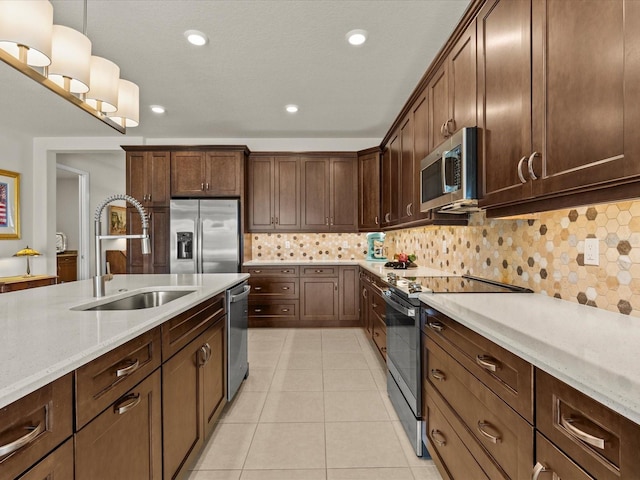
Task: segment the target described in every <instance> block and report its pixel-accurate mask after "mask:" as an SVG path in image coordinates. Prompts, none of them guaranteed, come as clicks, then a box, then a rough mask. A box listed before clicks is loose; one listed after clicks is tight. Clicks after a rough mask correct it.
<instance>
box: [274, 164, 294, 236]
mask: <svg viewBox="0 0 640 480" xmlns="http://www.w3.org/2000/svg"><path fill="white" fill-rule="evenodd" d="M274 173H275V180H274V185H275V189H274V192H273V195H274V199H273V205H274V207H275V210H274V216H275V218H274V223H275V229H276V230H296V229H299V228H300V163H299V162H298V157H275V159H274Z"/></svg>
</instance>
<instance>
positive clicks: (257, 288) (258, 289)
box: [253, 287, 262, 292]
mask: <svg viewBox="0 0 640 480" xmlns="http://www.w3.org/2000/svg"><path fill="white" fill-rule="evenodd" d="M253 289H254V290H255V291H256V292H259V291H260V290H262V287H253Z"/></svg>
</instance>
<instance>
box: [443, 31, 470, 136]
mask: <svg viewBox="0 0 640 480" xmlns="http://www.w3.org/2000/svg"><path fill="white" fill-rule="evenodd" d="M476 52H477V50H476V22H475V21H474V22H472V23H471V25H469V27H468V28H467V29H466V30H465V32H464V34H463V35H462V37H461V38H460V39H459V40H458V42H457V43H456V45H455V46H454V47H453V50H452V51H451V53H450V54H449V57H448V60H447V61H448V65H447V68H448V81H449V92H448V94H449V119H448V120H450V121H449V123H448V124H447V125H446V129H447V131H448V133H450V134H451V133H455V132H456V131H458V130H460V129H461V128H463V127H475V126H476V125H477V124H478V95H477V85H478V81H477V76H478V75H477V67H478V62H477V60H476Z"/></svg>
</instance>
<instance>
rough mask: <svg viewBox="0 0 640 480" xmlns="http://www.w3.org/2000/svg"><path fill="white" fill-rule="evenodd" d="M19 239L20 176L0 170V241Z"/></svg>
mask: <svg viewBox="0 0 640 480" xmlns="http://www.w3.org/2000/svg"><path fill="white" fill-rule="evenodd" d="M16 238H20V174H19V173H16V172H10V171H9V170H0V240H8V239H16Z"/></svg>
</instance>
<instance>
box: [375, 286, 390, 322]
mask: <svg viewBox="0 0 640 480" xmlns="http://www.w3.org/2000/svg"><path fill="white" fill-rule="evenodd" d="M371 293H372V295H371V308H372V311H373V312H374V313H375V316H376V317H378V319H379V320H380V321H381V322H382V323H383V324H384V323H385V319H386V318H387V304H386V303H385V301H384V299H383V298H382V296H381V295H378V293H377V292H376V291H375V290H373V291H372V292H371Z"/></svg>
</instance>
